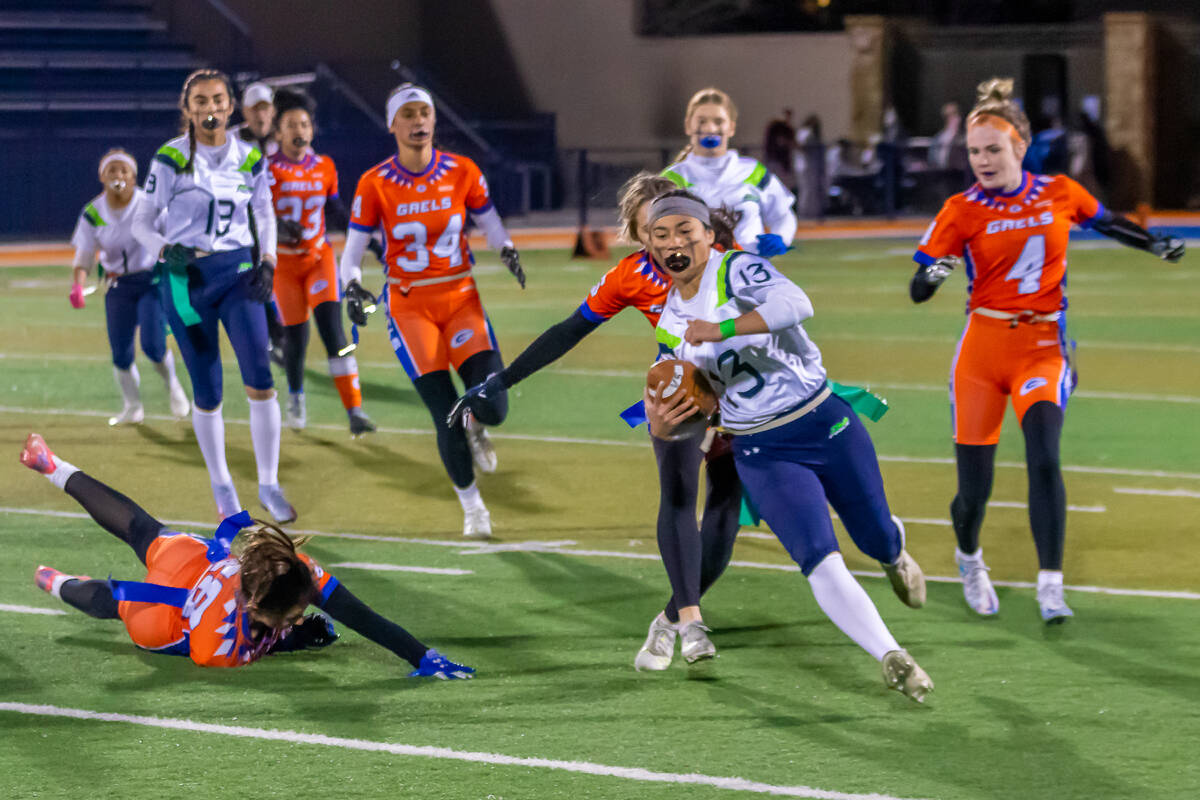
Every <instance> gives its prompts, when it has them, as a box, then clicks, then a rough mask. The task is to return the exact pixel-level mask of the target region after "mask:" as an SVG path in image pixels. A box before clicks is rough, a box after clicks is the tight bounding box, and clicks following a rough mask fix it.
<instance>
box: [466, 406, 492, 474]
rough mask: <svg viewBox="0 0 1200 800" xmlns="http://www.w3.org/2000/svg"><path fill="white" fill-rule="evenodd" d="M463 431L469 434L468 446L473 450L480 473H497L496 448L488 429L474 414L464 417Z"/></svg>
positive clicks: (472, 455)
mask: <svg viewBox="0 0 1200 800" xmlns="http://www.w3.org/2000/svg"><path fill="white" fill-rule="evenodd" d="M463 429H464V430H465V431H466V433H467V446H468V447H469V448H471V457H472V458H473V459H475V466H477V467H479V470H480V472H495V471H496V464H497V461H496V447H495V446H494V445H493V444H492V439H491V437H490V436H488V432H487V428H485V427H484V426H483V425H482V424H480V423H479V422H478V421H477V420H476V419H475V416H474V415H473V414H467V415H466V416H464V417H463Z"/></svg>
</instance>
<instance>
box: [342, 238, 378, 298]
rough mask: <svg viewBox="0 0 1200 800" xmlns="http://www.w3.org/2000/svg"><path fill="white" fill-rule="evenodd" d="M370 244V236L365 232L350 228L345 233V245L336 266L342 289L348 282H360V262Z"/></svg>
mask: <svg viewBox="0 0 1200 800" xmlns="http://www.w3.org/2000/svg"><path fill="white" fill-rule="evenodd" d="M370 243H371V234H369V233H367V232H366V231H360V230H358V229H357V228H350V230H348V231H346V244H345V246H344V247H343V248H342V260H341V263H340V264H339V265H338V275H339V276H340V279H341V281H342V288H343V289H345V288H346V284H348V283H350V281H361V280H362V260H363V256H364V255H366V252H367V245H368V244H370Z"/></svg>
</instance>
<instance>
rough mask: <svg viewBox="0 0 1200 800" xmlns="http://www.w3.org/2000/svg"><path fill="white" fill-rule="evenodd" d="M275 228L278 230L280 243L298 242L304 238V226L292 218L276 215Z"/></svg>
mask: <svg viewBox="0 0 1200 800" xmlns="http://www.w3.org/2000/svg"><path fill="white" fill-rule="evenodd" d="M275 230H276V231H278V237H279V243H280V244H300V240H301V239H303V238H304V226H303V225H301V224H300V223H299V222H297V221H296V220H294V219H284V218H283V217H276V218H275Z"/></svg>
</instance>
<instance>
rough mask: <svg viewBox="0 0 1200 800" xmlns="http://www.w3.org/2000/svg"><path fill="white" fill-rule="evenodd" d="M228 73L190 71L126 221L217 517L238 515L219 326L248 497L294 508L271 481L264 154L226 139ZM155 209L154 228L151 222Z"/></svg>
mask: <svg viewBox="0 0 1200 800" xmlns="http://www.w3.org/2000/svg"><path fill="white" fill-rule="evenodd" d="M231 98H232V92H231V90H230V85H229V79H228V78H227V77H226V76H225V75H224V74H223V73H221V72H217V71H215V70H198V71H196V72H193V73H192V74H191V75H190V76H189V77H188V79H187V81H186V82H185V83H184V85H183V92H182V94H181V95H180V100H179V107H180V110H181V111H182V112H183V120H184V125H185V129H186V133H185V134H184V135H183V136H179V137H176V138H175V139H172V140H171V141H169V142H167V143H166V144H164V145H163V146H162V147H160V148H159V149H158V152H157V153H156V154H155V156H154V161H153V162H152V164H151V166H150V174H149V176H148V177H147V178H146V186H145V191H146V195H147V199H148V200H149V202H147V203H144V204H143V205H142V206H140V207H139V208H138V210H137V213H136V214H135V216H134V235H135V236H136V237H137V238H138V240H139V241H140V242H142V244H143V245H145V246H146V248H147V249H148V250H150V252H152V253H156V254H157V253H160V252H161V253H162V260H163V262H164V264H163V269H162V279H161V281H160V288H161V292H162V298H163V305H164V307H165V309H166V313H167V319H168V321H169V322H170V323H171V330H172V331H174V333H175V339H176V341H177V342H178V343H179V351H180V353H181V354H182V355H183V360H184V363H185V364H187V368H188V373H189V374H190V375H191V378H192V391H193V392H194V395H195V409H194V411H193V413H192V425H193V427H194V428H195V431H196V439H197V441H198V442H199V444H200V452H201V453H203V454H204V462H205V464H206V465H207V466H208V474H209V478H210V480H211V482H212V488H213V497H214V498H215V499H216V503H217V511H218V513H219V514H220V515H221V516H222V517H227V516H231V515H233V514H236V513H237V512H238V511H240V510H241V508H242V505H241V502H240V501H239V500H238V496H237V490H236V489H235V488H234V485H233V478H232V476H231V475H230V474H229V467H228V465H227V463H226V461H225V421H224V418H223V417H222V416H221V400H222V385H221V351H220V343H219V328H218V326H219V325H223V326H224V328H225V332H226V333H227V334H228V335H229V341H230V343H231V344H232V345H233V350H234V353H235V354H236V355H237V361H238V367H239V369H240V370H241V374H242V383H243V384H245V387H246V396H247V397H248V398H249V400H250V438H251V440H252V441H253V444H254V458H255V461H256V462H257V464H258V498H259V501H260V502H261V503H262V504H263V507H264V508H266V509H267V511H269V512H270V513H271V515H272V516H273V517H274V518H275V519H276V520H277V521H279V522H291V521H292V520H294V519H295V518H296V511H295V509H294V508H292V506H291V504H289V503H288V501H287V499H286V498H284V496H283V491H282V490H281V489H280V488H279V477H278V473H279V432H280V426H281V415H280V410H279V401H278V399H277V398H276V395H275V383H274V380H273V378H272V377H271V364H270V361H269V359H268V356H267V315H266V313H265V312H264V310H263V303H264V302H265V301H266V300H267V299H269V298H270V296H271V289H272V283H273V280H274V272H275V236H276V231H275V213H274V211H273V210H272V205H271V189H270V186H269V185H268V183H267V169H266V159H265V158H264V157H263V155H262V153H261V152H260V151H259V150H258V148H257V147H255V146H254V145H252V144H249V143H247V142H243V141H242V140H241V139H239V138H237V137H235V136H229V135H227V131H226V129H225V122H226V120H227V119H228V118H229V114H230V112H231V110H232V99H231ZM160 212H162V219H161V228H162V232H161V233H160V232H159V231H158V230H156V229H155V227H154V220H155V217H156V216H157V215H158V214H159V213H160Z"/></svg>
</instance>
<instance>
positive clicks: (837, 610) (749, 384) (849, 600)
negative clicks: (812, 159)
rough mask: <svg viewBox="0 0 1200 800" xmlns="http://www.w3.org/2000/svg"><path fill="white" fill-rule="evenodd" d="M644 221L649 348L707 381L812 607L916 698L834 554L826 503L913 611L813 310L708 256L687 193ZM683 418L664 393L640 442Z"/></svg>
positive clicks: (877, 484) (707, 237) (684, 403)
mask: <svg viewBox="0 0 1200 800" xmlns="http://www.w3.org/2000/svg"><path fill="white" fill-rule="evenodd" d="M649 224H650V248H649V249H650V252H651V253H652V254H653V256H654V259H655V261H656V262H658V263H659V264H662V265H663V266H664V267H666V268H667V270H669V271H670V273H671V290H670V291H669V292H668V294H667V302H666V307H665V308H664V309H663V313H662V316H661V317H660V318H659V320H658V327H657V329H656V330H655V334H656V337H657V338H658V341H659V342H660V343H661V344H662V345H663V347H664V349H665V350H666V351H668V352H669V353H670V354H671V355H673V356H674V357H676V358H681V359H683V360H685V361H690V362H692V363H693V364H695V365H696V366H697V367H699V368H700V369H702V370H704V372H705V373H706V374H707V375H708V376H709V377H710V378H712V379H713V383H714V389H716V391H717V394H718V396H719V398H720V414H721V426H722V429H723V430H725V431H726V432H728V433H730V434H732V435H733V444H732V447H733V457H734V462H735V464H736V465H737V471H738V475H739V476H740V477H741V479H742V484H743V486H744V487H745V489H746V492H747V494H748V495H749V496H750V499H751V500H752V501H753V502H754V505H755V506H756V507H757V508H758V510H759V512H760V513H761V514H762V518H763V519H764V520H766V522H767V524H768V525H770V526H771V530H772V531H774V533H775V535H776V536H777V537H778V538H779V541H780V542H781V543H782V544H783V546H784V547H785V548H786V549H787V551H788V553H789V554H790V555H791V556H792V558H793V559H795V561H796V563H797V564H799V565H800V571H801V572H803V573H804V575H805V577H807V578H808V581H809V585H810V586H811V587H812V591H813V595H814V596H815V597H816V599H817V604H818V605H820V606H821V609H822V610H823V611H824V612H825V613H826V614H827V615H828V616H829V618H830V619H831V620H833V622H834V624H835V625H837V626H838V627H839V628H840V629H841V630H842V631H843V632H844V633H845V634H846V635H847V636H849V637H850V638H851V639H853V640H854V641H855V642H856V643H857V644H858V645H859V646H860V647H862V648H863V649H864V650H866V651H867V652H868V653H870V654H871V655H872V656H873V657H874V658H875V659H876V660H877V661H879V662H881V664H882V667H883V677H884V681H885V683H887V685H888V686H890V687H892V688H894V689H897V690H899V691H901V692H903V693H904V694H906V695H908V696H909V697H911V698H912V699H914V700H916V701H918V702H920V701H922V700H923V699H924V697H925V694H926V693H927V692H929V691H930V690H932V688H933V683H932V682H931V681H930V680H929V676H928V675H926V674H925V672H924V671H923V670H922V669H921V668H920V667H919V666H917V664H916V662H915V661H913V659H912V656H910V655H909V654H908V653H907V652H905V651H904V650H903V649H901V647H900V645H899V644H897V642H896V640H895V638H893V636H892V634H891V633H890V632H889V631H888V629H887V626H886V625H885V624H884V623H883V620H882V619H881V618H880V616H879V612H878V611H877V610H876V609H875V605H874V604H873V603H872V602H871V599H870V598H869V597H868V596H867V593H866V592H864V591H863V589H862V587H861V586H859V585H858V582H857V581H855V580H854V577H853V576H852V575H851V574H850V571H849V570H848V569H847V568H846V564H845V562H844V561H843V560H842V555H841V553H840V552H838V544H837V538H836V537H835V536H834V532H833V523H832V522H831V520H830V517H829V511H828V506H830V505H832V506H833V508H834V510H835V511H836V512H837V514H838V516H839V517H840V518H841V520H842V523H843V524H844V525H845V526H846V530H847V532H848V533H849V534H850V537H851V538H852V539H853V540H854V543H855V544H856V545H857V546H858V547H859V549H860V550H862V551H863V552H864V553H866V554H867V555H869V556H871V557H872V558H875V559H877V560H878V561H879V562H880V564H881V565H883V567H884V570H885V571H886V572H887V574H888V576H889V577H890V578H891V581H892V586H893V588H894V589H895V591H896V594H897V596H899V597H900V599H901V600H902V601H903V602H905V603H907V604H908V605H910V606H913V607H919V606H921V605H922V604H923V603H924V601H925V576H924V575H923V574H922V572H921V568H920V567H919V566H917V562H916V561H914V560H913V558H912V556H910V555H909V554H908V553H907V552H906V551H905V550H904V532H903V528H902V527H901V526H900V523H899V520H898V519H897V518H896V517H894V516H892V515H891V512H890V511H889V510H888V503H887V498H886V497H885V496H884V491H883V478H882V476H881V475H880V472H879V462H878V461H877V460H876V458H875V448H874V446H873V445H872V444H871V438H870V436H868V435H867V430H866V427H865V426H864V425H863V424H862V422H861V421H859V419H858V415H857V414H856V413H855V411H854V410H853V409H852V408H851V406H850V405H849V404H848V403H847V402H846V401H844V400H843V399H842V398H841V397H840V396H838V395H837V394H834V393H833V391H832V389H831V387H830V385H829V383H828V381H827V380H826V377H825V368H824V367H823V366H822V365H821V351H820V350H818V349H817V346H816V345H815V344H813V342H812V340H811V339H809V338H808V334H807V333H806V332H805V330H804V327H803V325H802V324H801V323H802V322H803V321H804V320H806V319H808V318H809V317H811V316H812V314H813V308H812V303H811V302H809V299H808V296H807V295H805V293H804V292H803V291H801V290H800V288H799V287H798V286H796V285H795V284H794V283H792V282H791V281H789V280H788V279H787V278H785V277H783V275H781V274H780V273H779V272H777V271H776V270H775V268H774V267H773V266H771V263H770V262H769V261H767V260H765V259H763V258H762V257H760V256H755V255H751V254H749V253H746V252H745V251H738V250H731V251H728V252H725V253H722V252H720V251H717V250H714V249H713V246H712V245H713V241H714V233H713V228H712V222H711V217H710V212H709V209H708V207H707V206H706V205H705V204H704V202H703V201H702V200H701V199H700V198H699V197H697V196H696V195H693V194H691V193H690V192H687V191H685V190H676V191H673V192H668V193H667V194H665V195H662V196H661V197H659V198H658V199H656V200H655V201H654V202H653V204H652V205H651V207H650V214H649ZM647 392H649V390H647ZM695 410H696V406H695V403H694V402H693V400H692V399H691V397H690V396H687V395H685V393H684V392H675V393H674V397H673V398H671V399H669V400H668V401H667V403H666V408H665V409H663V411H664V414H663V418H662V420H661V423H662V424H657V423H656V421H654V420H652V421H651V425H652V427H651V433H652V434H653V435H654V436H657V437H668V436H670V435H672V434H673V432H674V429H675V427H677V425H678V423H679V422H681V421H682V420H684V419H686V418H687V417H689V416H690V415H691V414H692V413H694V412H695Z"/></svg>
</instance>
